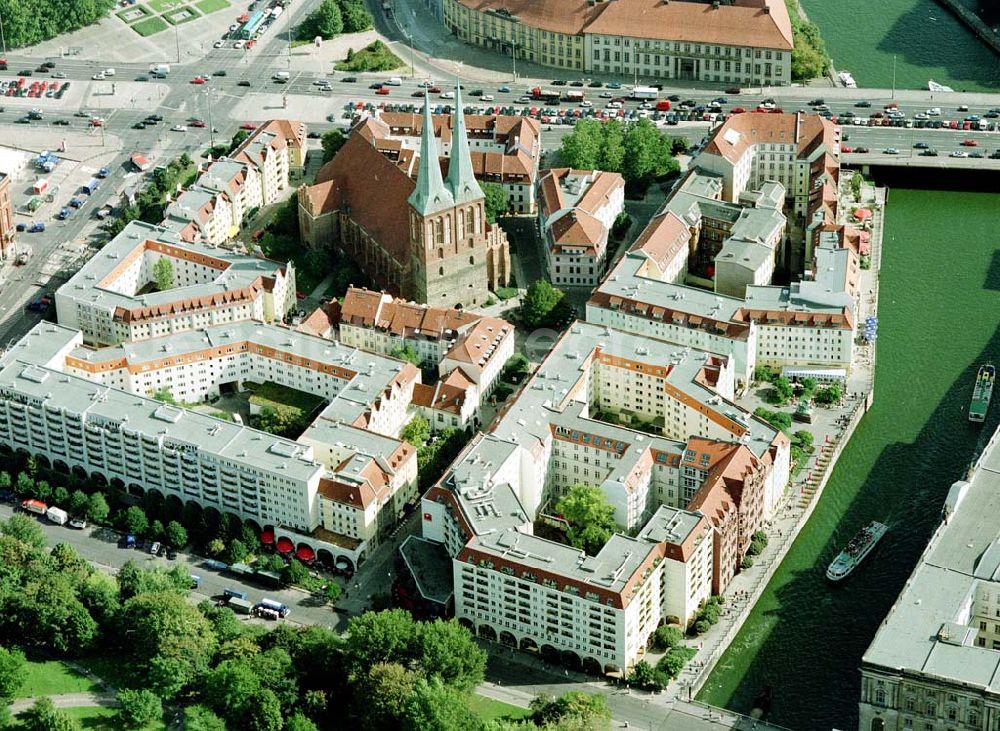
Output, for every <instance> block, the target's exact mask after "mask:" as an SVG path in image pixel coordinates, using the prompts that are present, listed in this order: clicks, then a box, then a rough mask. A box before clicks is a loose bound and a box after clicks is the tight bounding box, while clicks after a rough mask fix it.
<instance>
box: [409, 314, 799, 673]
mask: <svg viewBox="0 0 1000 731" xmlns="http://www.w3.org/2000/svg"><path fill="white" fill-rule="evenodd" d="M734 383H735V374H734V370H733V361H732V360H731V359H730V358H721V357H716V356H713V355H711V354H708V353H705V352H700V351H693V350H691V349H684V348H678V347H676V346H673V345H669V344H667V343H664V342H661V341H657V340H654V339H651V338H646V337H642V336H638V335H633V334H629V333H625V332H622V331H615V330H612V329H610V328H607V327H604V326H600V325H593V324H588V323H582V322H577V323H574V324H573V325H572V326H571V327H570V329H569V330H568V331H567V332H566V333H565V334H564V335H563V337H562V338H561V339H560V340H559V341H558V342H557V343H556V345H555V347H554V348H553V350H552V351H551V353H550V354H549V356H548V357H547V358H546V359H545V360H544V361H543V362H542V364H541V365H540V366H539V368H538V370H537V371H536V372H535V373H534V375H533V376H532V377H531V378H530V379H529V381H528V382H527V383H526V384H525V385H524V387H523V388H522V389H521V390H520V391H519V392H518V393H517V394H516V395H515V397H513V398H512V399H511V400H509V401H508V402H507V403H506V404H505V405H504V408H503V410H502V411H501V412H500V414H499V415H498V417H497V419H496V420H494V422H493V423H492V424H491V425H490V427H489V430H488V432H487V433H485V434H480V435H479V436H477V437H476V438H475V439H474V440H473V441H472V443H471V444H470V445H469V446H468V447H467V448H466V450H465V451H464V452H463V453H462V454H461V455H460V456H459V458H458V459H457V460H456V461H455V462H454V464H453V465H452V467H451V468H450V469H449V470H448V472H446V473H445V475H444V477H443V478H442V480H441V481H440V482H439V483H438V484H437V485H436V486H435V487H433V488H432V489H431V490H430V491H428V492H427V493H426V494H425V495H424V498H423V504H422V508H421V510H422V512H423V537H424V538H425V539H427V540H429V541H433V542H436V543H439V544H441V545H443V546H444V547H445V548H446V550H447V551H448V553H449V555H451V556H452V557H453V572H454V607H455V615H456V616H457V617H458V618H459V620H460V621H462V622H463V623H465V624H467V625H468V626H470V628H472V629H473V630H474V631H476V632H477V633H478V634H479V635H480V636H484V637H489V638H491V639H499V640H500V641H502V642H506V643H508V644H510V645H512V646H515V647H520V648H522V649H538V650H540V651H542V652H544V653H547V654H553V653H554V654H556V655H558V654H560V653H561V654H563V655H564V656H565V657H567V658H571V659H572V658H575V661H576V662H579V663H582V664H584V665H586V666H588V667H592V668H594V669H597V670H603V669H612V668H619V669H624V668H628V667H630V666H632V665H633V664H634V663H635V662H636V661H637V660H638V659H639V658H641V656H642V654H643V653H644V652H645V648H646V644H647V640H648V637H649V634H650V633H651V632H652V631H653V630H655V628H656V627H657V626H658V624H660V623H661V621H667V620H668V619H669V620H670V621H677V622H680V623H682V624H686V623H687V622H689V621H690V620H691V619H692V618H693V616H694V614H695V613H696V611H697V607H698V605H699V604H700V603H701V602H702V601H703V600H704V599H705V598H707V596H708V595H709V594H710V593H712V592H713V591H714V592H718V591H722V590H724V589H725V586H726V584H727V583H728V581H729V580H730V579H731V577H732V576H733V574H734V573H735V572H736V571H737V570H738V562H739V560H740V559H741V558H742V555H743V553H744V552H745V550H746V546H748V545H749V536H750V535H752V532H753V531H754V530H756V529H757V528H758V527H759V525H760V524H761V521H763V520H766V519H768V518H769V516H770V515H771V514H773V511H774V510H775V507H776V506H777V504H778V501H779V498H780V496H781V494H782V491H783V490H784V486H785V484H786V482H787V479H788V465H789V445H788V440H787V438H786V437H785V436H784V435H783V434H781V432H779V431H778V430H776V429H774V428H773V427H771V426H770V425H768V424H766V423H764V422H762V421H760V420H759V419H757V418H756V417H753V416H751V415H750V414H747V413H745V412H743V411H742V410H741V409H740V407H738V406H736V405H735V404H734V403H732V401H731V400H730V398H731V396H732V392H733V387H734ZM576 484H585V485H591V486H594V487H597V488H598V489H600V490H601V491H602V493H604V495H605V496H606V498H607V499H608V502H609V503H610V504H611V505H612V506H613V507H614V510H615V513H614V515H615V522H616V524H617V525H618V527H619V529H620V530H621V532H620V533H617V534H615V535H614V537H612V538H611V539H610V541H609V542H608V543H607V544H606V545H605V546H604V547H603V548H602V549H601V550H600V551H599V552H598V553H597V555H596V556H588V555H587V554H585V553H584V552H582V551H580V550H579V549H576V548H573V547H571V546H568V545H565V544H563V543H559V542H555V541H552V540H548V539H545V538H542V537H540V536H539V535H536V528H537V527H540V526H543V525H545V524H552V525H558V524H559V521H560V520H561V518H559V516H557V515H556V514H555V504H556V503H557V502H558V499H559V497H560V496H561V495H563V494H564V493H565V492H566V491H567V490H569V489H570V488H571V487H573V486H574V485H576ZM692 506H694V507H692Z"/></svg>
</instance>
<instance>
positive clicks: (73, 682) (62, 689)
mask: <svg viewBox="0 0 1000 731" xmlns="http://www.w3.org/2000/svg"><path fill="white" fill-rule="evenodd" d="M98 690H100V688H98V686H97V685H96V684H95V683H94V681H92V680H91V679H90V678H88V677H87V676H86V675H83V674H82V673H79V672H77V671H76V670H74V669H73V668H71V667H70V666H69V665H67V664H66V663H63V662H60V661H59V660H29V661H28V663H27V666H26V667H25V672H24V681H23V682H22V683H21V687H20V688H19V689H18V691H17V693H16V696H15V697H17V698H37V697H38V696H43V695H61V694H63V693H90V692H96V691H98Z"/></svg>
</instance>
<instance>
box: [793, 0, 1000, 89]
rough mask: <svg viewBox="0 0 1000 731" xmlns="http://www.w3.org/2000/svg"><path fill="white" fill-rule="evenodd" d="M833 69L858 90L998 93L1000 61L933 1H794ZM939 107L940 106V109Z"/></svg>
mask: <svg viewBox="0 0 1000 731" xmlns="http://www.w3.org/2000/svg"><path fill="white" fill-rule="evenodd" d="M800 1H801V3H802V6H803V7H804V8H805V10H806V14H807V15H808V16H809V19H810V20H812V21H813V22H814V23H816V25H818V26H819V29H820V31H821V33H822V35H823V40H824V41H826V48H827V51H828V52H829V54H830V56H831V57H832V58H833V64H834V66H835V67H836V68H837V69H838V70H847V71H850V72H852V73H853V74H854V77H855V79H857V82H858V86H873V87H879V88H886V89H887V88H889V87H890V86H891V84H892V58H893V56H895V57H896V86H897V88H901V89H926V88H927V81H928V79H934V81H937V82H938V83H941V84H947V85H949V86H951V87H953V88H954V89H955V90H956V91H961V90H962V89H967V90H969V91H973V90H979V91H982V90H992V91H1000V57H998V56H997V55H996V54H995V53H993V52H992V51H991V50H990V49H989V48H987V47H986V46H985V45H984V44H983V43H982V42H981V41H979V40H978V39H977V38H976V37H975V36H974V35H973V34H972V32H971V31H970V30H968V29H967V28H966V26H964V25H962V23H961V22H960V21H959V20H958V19H957V18H956V17H955V16H954V15H952V14H951V12H950V11H948V10H947V9H945V7H944V6H943V5H941V4H940V3H938V2H937V1H936V0H883V1H882V2H877V3H873V2H870V0H836V2H831V1H830V0H800ZM942 106H943V105H942Z"/></svg>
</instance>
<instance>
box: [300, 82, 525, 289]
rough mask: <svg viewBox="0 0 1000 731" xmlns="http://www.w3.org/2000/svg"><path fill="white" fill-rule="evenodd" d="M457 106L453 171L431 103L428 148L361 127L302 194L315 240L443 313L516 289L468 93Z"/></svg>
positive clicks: (304, 222) (304, 220) (372, 124)
mask: <svg viewBox="0 0 1000 731" xmlns="http://www.w3.org/2000/svg"><path fill="white" fill-rule="evenodd" d="M455 108H456V113H455V118H454V121H453V123H452V128H453V129H454V137H453V140H452V145H451V154H450V155H449V157H448V161H449V164H448V166H447V175H445V174H444V173H443V172H442V169H441V165H440V161H439V158H438V152H437V144H438V138H437V136H436V135H435V134H434V129H435V125H434V121H433V118H432V117H431V113H430V104H429V102H428V100H427V99H425V100H424V115H423V122H422V123H421V126H420V135H421V136H420V142H419V145H418V146H417V145H416V144H415V142H414V140H413V138H412V137H410V136H403V137H401V138H397V139H385V137H384V136H383V135H382V134H376V133H375V132H371V133H370V134H369V133H366V132H365V131H364V130H365V128H368V129H369V131H372V130H376V129H377V128H379V126H380V125H381V126H382V128H383V129H386V128H385V125H384V124H383V123H382V122H380V121H378V120H375V119H368V120H365V121H363V122H361V123H360V124H359V126H358V127H356V128H355V129H354V131H353V132H352V133H351V136H350V138H349V139H348V141H347V143H346V144H345V145H344V146H343V147H342V148H341V149H340V151H339V152H338V153H337V155H336V156H335V157H334V158H333V160H331V161H330V162H329V163H328V164H327V165H326V166H324V167H323V169H322V170H321V171H320V173H319V174H318V176H317V184H316V185H312V186H308V187H303V188H300V189H299V221H300V225H301V229H302V232H303V238H304V239H305V240H306V242H308V243H310V244H311V245H314V246H316V245H330V246H336V247H337V248H338V249H340V250H341V251H342V252H343V253H344V254H345V255H346V256H348V257H350V258H352V259H353V260H354V261H355V262H357V264H358V265H359V266H360V267H361V269H362V271H364V273H365V274H366V275H367V276H368V277H370V278H371V279H372V280H374V281H375V282H377V283H378V285H379V286H380V287H381V288H383V289H385V290H386V291H388V292H391V293H392V294H394V295H398V296H401V297H404V298H405V299H409V300H415V301H417V302H422V303H427V304H430V305H432V306H435V307H439V306H443V307H453V306H456V305H462V306H464V307H470V306H474V305H477V304H482V303H483V302H485V301H486V300H487V299H489V297H490V290H495V289H496V288H497V287H499V286H503V285H506V283H507V281H508V280H509V278H510V253H509V251H508V248H507V238H506V235H505V234H504V232H503V230H502V229H501V228H500V227H499V226H497V225H495V224H491V223H490V222H489V221H488V220H487V218H486V210H485V203H484V194H483V192H482V189H481V188H480V185H479V181H478V180H477V178H476V176H475V170H474V164H473V156H472V152H471V149H470V143H469V135H468V134H467V132H466V123H465V116H464V115H463V114H462V113H461V109H462V103H461V91H460V90H459V91H457V92H456V100H455ZM533 144H537V138H535V141H534V143H533ZM487 157H488V155H487ZM421 160H433V161H434V164H429V165H424V164H421V162H420V161H421ZM524 184H525V185H526V186H529V187H530V184H531V181H530V180H529V179H528V177H527V176H526V177H525V180H524ZM376 192H377V194H375V193H376Z"/></svg>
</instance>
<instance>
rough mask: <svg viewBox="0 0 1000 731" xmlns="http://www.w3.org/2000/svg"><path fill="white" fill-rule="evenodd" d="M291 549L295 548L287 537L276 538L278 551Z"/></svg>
mask: <svg viewBox="0 0 1000 731" xmlns="http://www.w3.org/2000/svg"><path fill="white" fill-rule="evenodd" d="M293 550H295V544H294V543H292V542H291V541H290V540H289V539H288V538H284V537H282V538H279V539H278V553H291V552H292V551H293Z"/></svg>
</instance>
